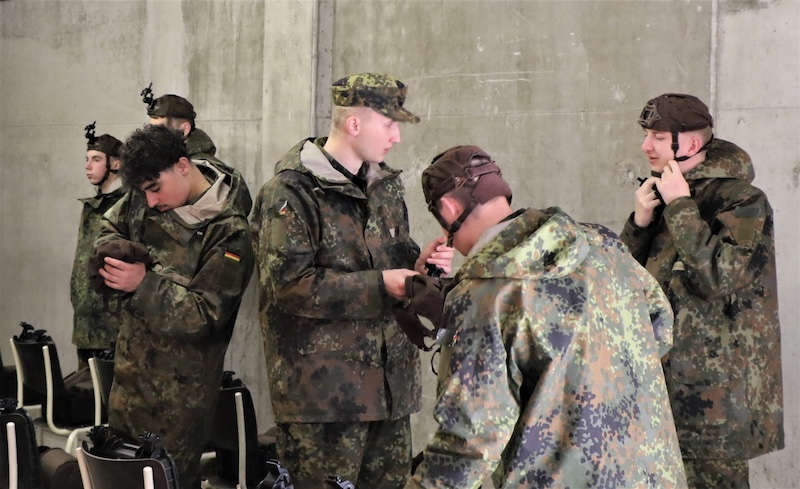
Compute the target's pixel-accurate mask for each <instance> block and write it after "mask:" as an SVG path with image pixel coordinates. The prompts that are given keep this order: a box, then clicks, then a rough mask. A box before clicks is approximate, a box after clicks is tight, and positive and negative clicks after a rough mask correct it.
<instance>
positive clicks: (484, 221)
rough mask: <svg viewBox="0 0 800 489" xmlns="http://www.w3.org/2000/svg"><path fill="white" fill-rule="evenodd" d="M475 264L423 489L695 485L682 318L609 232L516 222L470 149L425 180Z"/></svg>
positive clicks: (449, 350) (560, 217)
mask: <svg viewBox="0 0 800 489" xmlns="http://www.w3.org/2000/svg"><path fill="white" fill-rule="evenodd" d="M422 188H423V192H424V193H425V199H426V201H427V202H428V206H429V209H430V210H431V212H432V213H433V214H434V216H435V217H437V219H438V220H439V222H440V223H441V225H442V227H443V228H445V230H447V232H448V233H449V234H450V235H451V237H452V238H453V244H454V246H455V248H456V249H457V250H458V251H459V252H461V253H462V254H463V255H465V256H466V260H465V262H464V264H463V265H462V266H461V267H460V268H459V270H458V272H457V273H456V275H455V277H454V279H453V282H454V285H453V287H452V289H450V292H449V293H448V294H447V298H446V299H445V306H444V312H443V324H444V325H445V326H446V334H445V335H444V337H443V338H442V340H441V343H442V351H441V360H440V365H439V377H438V388H437V393H438V394H437V395H438V398H437V402H436V406H435V409H434V417H435V418H436V420H437V421H438V422H439V429H438V430H437V432H436V434H435V435H434V437H433V440H432V441H431V442H430V443H429V444H428V446H427V448H426V449H425V451H424V460H423V461H422V463H421V464H420V466H419V468H418V469H417V472H416V473H415V475H414V477H413V478H412V480H411V481H409V483H408V484H407V485H406V488H407V489H412V488H431V489H433V488H437V489H439V488H458V489H470V488H472V489H474V488H476V487H478V486H479V485H480V483H481V481H482V480H483V479H484V477H485V476H487V475H489V474H490V473H492V472H494V478H493V482H494V485H495V487H497V488H503V489H509V488H515V489H522V488H525V489H528V488H534V487H535V488H563V489H566V488H585V487H596V488H612V487H613V488H652V489H656V488H657V489H665V488H685V487H686V479H685V476H684V472H683V465H682V463H681V456H680V450H679V447H678V439H677V436H676V434H675V427H674V425H673V421H672V415H671V413H670V407H669V399H668V396H667V389H666V385H665V382H664V377H663V374H662V372H661V363H660V357H661V356H662V355H664V354H665V353H666V352H667V351H668V350H669V348H670V344H671V340H672V319H673V318H672V312H671V311H670V308H669V304H668V302H667V299H666V297H665V296H664V294H663V292H662V291H661V289H660V288H659V286H658V283H656V281H655V280H654V279H653V278H652V277H651V276H650V275H649V274H648V273H647V271H646V270H645V269H644V268H642V267H641V266H639V264H638V263H636V261H635V260H633V259H632V258H631V257H630V255H629V254H628V253H627V250H626V249H625V246H624V245H623V244H622V242H621V241H619V239H618V238H617V237H616V236H615V235H614V234H613V233H612V232H611V231H609V230H608V229H606V228H604V227H602V226H599V225H592V224H579V223H576V222H575V221H573V220H572V219H571V218H570V217H569V216H568V215H567V214H565V213H564V212H563V211H561V210H560V209H558V208H556V207H552V208H549V209H544V210H538V209H520V210H518V211H516V212H512V209H511V207H510V205H509V204H510V200H511V190H510V189H509V187H508V185H507V183H506V182H505V181H504V180H503V179H502V177H501V176H500V169H499V168H498V167H497V165H496V164H495V163H494V162H493V161H492V160H491V158H490V157H489V155H488V154H486V153H485V152H484V151H483V150H481V149H480V148H478V147H476V146H457V147H455V148H451V149H450V150H448V151H446V152H444V153H442V154H440V155H439V156H437V157H436V158H434V160H433V162H432V164H431V166H429V167H428V168H427V169H426V170H425V171H424V172H423V174H422Z"/></svg>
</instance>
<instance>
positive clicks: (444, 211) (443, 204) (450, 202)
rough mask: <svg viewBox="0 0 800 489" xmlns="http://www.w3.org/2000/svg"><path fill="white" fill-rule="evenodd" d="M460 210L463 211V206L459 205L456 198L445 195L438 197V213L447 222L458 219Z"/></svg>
mask: <svg viewBox="0 0 800 489" xmlns="http://www.w3.org/2000/svg"><path fill="white" fill-rule="evenodd" d="M462 212H464V206H463V205H461V202H459V201H458V199H454V198H453V197H449V196H447V195H444V196H442V198H441V199H439V213H440V214H441V215H442V217H443V218H444V220H445V221H447V222H448V223H452V222H453V221H455V220H456V219H458V216H460V215H461V213H462Z"/></svg>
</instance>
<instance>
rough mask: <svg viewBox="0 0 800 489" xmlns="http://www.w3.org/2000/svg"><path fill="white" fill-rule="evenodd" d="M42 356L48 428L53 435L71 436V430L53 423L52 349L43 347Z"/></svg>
mask: <svg viewBox="0 0 800 489" xmlns="http://www.w3.org/2000/svg"><path fill="white" fill-rule="evenodd" d="M42 354H43V356H44V378H45V381H46V383H47V426H48V427H49V428H50V431H52V432H53V433H55V434H57V435H61V436H67V435H69V434H71V433H70V430H65V429H63V428H59V427H57V426H56V424H55V423H54V422H53V367H52V366H51V363H50V348H48V346H47V345H45V346H43V347H42ZM65 451H66V450H65Z"/></svg>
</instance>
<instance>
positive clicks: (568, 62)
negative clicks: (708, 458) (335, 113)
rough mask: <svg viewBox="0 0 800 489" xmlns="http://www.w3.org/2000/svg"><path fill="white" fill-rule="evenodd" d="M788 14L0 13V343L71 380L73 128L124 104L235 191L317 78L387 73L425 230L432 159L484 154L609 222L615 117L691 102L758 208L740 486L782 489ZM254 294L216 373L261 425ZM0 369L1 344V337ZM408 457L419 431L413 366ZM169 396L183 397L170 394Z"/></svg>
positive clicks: (520, 7) (616, 189)
mask: <svg viewBox="0 0 800 489" xmlns="http://www.w3.org/2000/svg"><path fill="white" fill-rule="evenodd" d="M797 25H800V1H798V0H735V1H717V0H713V1H712V0H707V1H684V0H680V1H638V2H634V1H582V2H578V1H517V2H500V1H456V0H451V1H447V0H442V1H426V0H421V1H391V2H390V1H375V0H338V1H334V0H322V1H319V2H312V1H301V0H266V1H256V0H216V1H197V0H192V1H189V0H183V1H178V0H175V1H168V0H164V1H156V0H146V1H145V0H141V1H127V0H120V1H86V0H72V1H67V0H64V1H38V0H0V67H1V68H0V260H2V261H1V262H0V263H2V265H0V266H1V267H2V268H0V270H2V273H1V274H0V317H2V318H3V322H2V324H0V338H6V337H8V336H10V335H11V334H13V333H16V331H17V329H18V328H17V323H18V322H19V321H21V320H26V321H29V322H32V323H33V324H35V325H37V326H38V327H43V328H47V329H48V330H49V331H50V332H51V333H52V335H53V336H54V338H55V340H56V343H57V345H58V346H59V348H60V349H61V357H62V364H63V369H64V370H65V371H71V370H72V369H74V367H75V364H76V360H75V358H74V348H73V346H72V345H71V344H70V333H71V320H72V309H71V306H70V303H69V295H68V292H69V290H68V289H69V274H70V269H71V265H72V256H73V253H74V247H75V239H76V228H77V225H78V218H79V214H80V204H79V203H78V202H77V200H76V199H77V198H78V197H84V196H88V195H91V194H92V192H93V189H92V188H91V187H90V186H89V185H88V183H87V182H86V180H85V178H84V176H83V169H82V168H83V160H84V150H85V141H84V139H83V133H82V127H83V125H85V124H86V123H88V122H91V121H92V120H97V126H98V134H100V133H103V132H109V133H111V134H114V135H116V136H117V137H119V138H121V139H122V138H124V137H125V136H126V135H127V134H128V133H129V132H130V131H131V130H132V129H134V128H135V127H137V126H139V125H141V124H142V123H143V122H145V121H146V117H145V114H144V107H143V104H142V103H141V100H140V98H139V96H138V93H139V91H140V90H141V88H142V87H143V86H145V85H147V83H149V82H150V81H152V82H153V86H154V89H155V92H156V94H157V95H160V94H163V93H168V92H172V93H178V94H181V95H183V96H186V97H187V98H188V99H189V100H191V101H192V103H193V104H194V105H195V110H196V112H197V113H198V122H197V123H198V126H199V127H201V128H203V129H204V130H206V131H207V132H208V133H209V134H210V135H211V136H212V138H213V139H214V141H215V142H216V144H217V147H218V156H220V157H221V158H222V159H223V160H225V161H227V162H228V163H230V164H233V165H234V166H236V167H237V168H239V169H240V170H241V171H242V173H243V174H244V176H245V178H246V179H247V181H248V184H249V185H250V189H251V192H252V193H253V195H255V194H256V193H257V191H258V189H259V187H260V186H261V184H262V183H263V182H264V181H265V180H266V179H268V178H269V177H270V176H271V174H272V166H273V163H274V162H275V161H276V160H277V159H278V158H279V157H280V156H281V154H282V153H283V152H284V151H285V150H286V149H288V148H289V147H290V146H291V145H292V144H293V143H295V142H296V141H297V140H299V139H300V138H302V137H305V136H307V135H310V134H311V133H312V132H320V131H324V130H325V128H326V127H327V124H328V121H329V117H330V112H329V100H330V99H329V94H328V92H327V87H328V85H329V83H330V81H331V80H332V79H336V78H338V77H340V76H343V75H344V74H346V73H348V72H354V71H386V72H390V73H392V74H395V75H396V76H398V77H400V78H401V79H403V80H404V81H405V82H406V83H407V84H408V85H410V94H409V97H408V100H407V103H406V105H407V106H408V107H409V108H410V109H411V110H412V111H414V112H416V113H417V114H419V115H420V116H421V117H422V119H423V120H422V123H420V124H418V125H415V126H407V127H404V128H403V143H401V144H400V145H399V146H397V147H396V148H395V149H394V150H393V151H392V153H391V154H390V156H389V162H390V164H393V165H394V166H396V167H399V168H402V169H403V170H404V171H405V173H404V181H405V184H406V187H407V190H408V196H407V200H408V207H409V212H410V218H411V224H412V232H413V234H414V236H415V237H416V238H417V239H418V241H420V242H422V241H428V240H429V239H431V238H433V237H434V236H435V235H436V234H437V233H438V227H437V226H436V224H435V222H434V220H433V219H432V218H431V217H430V216H429V215H428V214H427V212H426V211H425V206H424V202H423V199H422V195H421V190H420V187H419V175H420V172H421V171H422V169H423V168H424V167H425V166H426V165H427V163H428V162H429V161H430V159H431V158H432V157H433V155H434V154H436V153H437V152H438V151H440V150H442V149H445V148H447V147H449V146H451V145H454V144H462V143H474V144H478V145H481V146H483V147H484V148H485V149H486V150H487V151H488V152H489V153H490V154H492V155H493V156H494V157H495V158H496V159H497V161H498V162H499V163H500V164H501V165H502V167H503V169H504V172H505V176H506V177H507V178H508V180H509V181H510V183H511V185H512V187H513V190H514V200H515V203H516V204H517V205H520V206H539V207H542V206H548V205H559V206H561V207H562V208H563V209H565V210H566V211H567V212H569V213H571V214H572V215H573V216H575V217H576V218H578V219H581V220H588V221H595V222H599V223H602V224H605V225H608V226H610V227H611V228H613V229H616V230H619V229H620V228H621V226H622V223H623V221H624V219H625V218H626V217H627V214H628V213H629V212H630V209H631V206H632V193H633V190H634V189H635V183H634V182H635V177H636V176H638V175H642V174H646V173H647V167H646V166H647V165H646V162H645V161H644V159H643V157H642V156H641V154H640V152H639V150H638V147H639V142H640V137H641V131H640V129H639V128H638V126H637V125H636V123H635V120H636V117H637V115H638V112H639V110H640V109H641V107H642V105H643V104H644V102H645V101H646V100H647V99H648V98H649V97H651V96H655V95H657V94H659V93H662V92H666V91H681V92H691V93H694V94H696V95H698V96H700V97H701V98H703V99H704V100H706V102H708V103H709V105H710V106H711V107H712V111H713V113H714V116H715V118H716V121H717V124H716V126H717V127H716V133H717V135H719V136H720V137H723V138H726V139H731V140H733V141H735V142H737V143H738V144H739V145H741V146H742V147H743V148H745V149H746V150H748V151H749V152H750V154H751V156H752V157H753V159H754V161H755V165H756V174H757V177H756V185H758V186H760V187H761V188H763V189H764V190H765V191H766V192H767V194H768V195H769V197H770V200H771V202H772V206H773V208H774V210H775V219H776V237H777V254H778V272H779V286H780V301H781V319H782V327H783V365H784V386H785V416H786V441H787V448H786V449H784V450H783V451H781V452H778V453H775V454H770V455H766V456H764V457H761V458H759V459H757V460H755V461H754V462H752V463H751V469H752V475H751V483H752V486H753V487H754V488H796V487H800V482H798V481H800V457H799V456H798V453H800V440H799V439H800V419H798V418H800V416H798V415H799V414H800V412H799V411H798V405H800V403H799V401H800V399H798V397H800V394H798V392H800V375H798V373H797V369H796V367H795V366H796V365H797V363H798V357H800V337H799V336H798V331H797V327H796V325H797V320H796V318H797V317H798V316H800V307H799V306H798V298H799V297H800V294H799V293H800V285H798V284H799V283H800V281H799V280H798V279H797V277H798V275H800V261H799V260H800V258H799V257H798V253H797V245H796V243H797V242H798V240H800V236H798V229H799V228H800V226H798V224H800V219H798V217H797V208H798V204H800V199H798V196H797V195H798V194H797V192H798V187H800V138H799V137H798V131H797V128H798V127H800V34H798V31H797V29H796V26H797ZM256 302H257V301H256V295H255V291H254V287H250V289H249V290H248V293H247V295H246V297H245V300H244V304H243V307H242V311H241V313H240V315H239V320H238V323H237V327H236V331H235V333H234V338H233V342H232V346H231V349H230V351H229V355H228V359H227V366H228V367H229V368H232V369H234V370H236V371H237V373H238V374H239V375H240V376H241V377H242V378H243V379H244V380H245V382H247V383H248V384H249V385H250V386H251V390H252V391H253V396H254V399H255V402H256V403H257V407H258V416H259V425H260V426H261V427H262V428H266V427H267V426H269V425H270V424H272V415H271V409H270V407H269V393H268V389H267V386H266V369H265V360H264V358H263V351H262V346H261V345H262V340H261V334H260V330H259V326H258V315H257V304H256ZM0 351H1V352H2V354H3V358H4V359H5V360H6V362H9V360H10V350H9V347H8V345H7V342H6V340H3V341H0ZM423 370H424V371H425V372H426V373H427V374H428V375H427V377H426V378H427V384H426V389H425V409H424V411H423V413H421V414H420V415H418V416H416V417H415V419H414V434H415V437H416V444H417V445H418V446H421V445H423V444H424V443H425V441H426V440H427V437H428V436H430V434H431V433H432V431H433V429H434V427H435V424H434V422H433V421H432V419H431V417H430V414H429V413H430V409H431V407H432V405H433V400H434V399H433V395H434V385H433V376H432V374H430V373H429V368H428V362H427V358H425V359H423ZM187 395H191V394H190V393H187Z"/></svg>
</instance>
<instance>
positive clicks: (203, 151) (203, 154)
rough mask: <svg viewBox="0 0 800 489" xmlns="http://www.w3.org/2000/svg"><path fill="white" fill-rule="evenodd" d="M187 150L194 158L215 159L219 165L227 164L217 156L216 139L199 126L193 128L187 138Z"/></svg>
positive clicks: (190, 156)
mask: <svg viewBox="0 0 800 489" xmlns="http://www.w3.org/2000/svg"><path fill="white" fill-rule="evenodd" d="M186 152H187V153H189V158H191V159H193V160H206V161H213V162H214V163H215V164H217V165H219V164H222V165H225V163H223V162H222V160H220V159H219V158H217V156H216V154H217V147H216V145H214V141H212V140H211V137H210V136H209V135H208V134H206V132H205V131H204V130H202V129H200V128H199V127H195V128H194V129H192V131H191V132H190V133H189V136H188V137H187V138H186ZM225 166H227V165H225ZM228 168H230V167H228Z"/></svg>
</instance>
